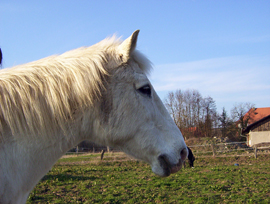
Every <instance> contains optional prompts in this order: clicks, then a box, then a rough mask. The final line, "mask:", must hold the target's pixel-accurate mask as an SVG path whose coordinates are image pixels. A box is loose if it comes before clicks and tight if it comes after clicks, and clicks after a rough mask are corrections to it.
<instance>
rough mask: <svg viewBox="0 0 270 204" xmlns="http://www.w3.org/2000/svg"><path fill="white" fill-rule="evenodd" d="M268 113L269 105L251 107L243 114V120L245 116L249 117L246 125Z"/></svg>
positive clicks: (269, 113) (269, 111) (269, 112)
mask: <svg viewBox="0 0 270 204" xmlns="http://www.w3.org/2000/svg"><path fill="white" fill-rule="evenodd" d="M268 115H270V107H267V108H251V109H250V110H249V111H248V112H247V113H246V114H245V115H244V120H245V119H247V117H250V119H249V121H248V125H251V124H252V123H255V122H257V121H259V120H261V119H262V118H264V117H266V116H268Z"/></svg>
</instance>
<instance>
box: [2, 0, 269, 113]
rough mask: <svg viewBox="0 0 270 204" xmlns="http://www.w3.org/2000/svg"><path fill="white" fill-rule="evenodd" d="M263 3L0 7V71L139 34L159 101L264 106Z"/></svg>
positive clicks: (8, 2)
mask: <svg viewBox="0 0 270 204" xmlns="http://www.w3.org/2000/svg"><path fill="white" fill-rule="evenodd" d="M269 19H270V1H267V0H263V1H262V0H256V1H253V0H252V1H250V0H245V1H242V0H241V1H240V0H233V1H230V0H226V1H223V0H220V1H210V0H205V1H202V0H200V1H199V0H193V1H191V0H190V1H185V0H182V1H157V0H154V1H152V0H148V1H143V0H137V1H135V0H133V1H129V0H125V1H121V0H115V1H113V0H111V1H109V0H107V1H105V0H99V1H94V0H93V1H91V0H87V1H86V0H85V1H83V0H80V1H75V0H74V1H67V0H65V1H64V0H61V1H60V0H53V1H51V0H46V1H28V0H25V1H21V0H17V1H13V0H1V2H0V47H1V49H2V51H3V56H4V61H3V68H7V67H12V66H14V65H18V64H22V63H27V62H30V61H34V60H38V59H40V58H43V57H47V56H49V55H53V54H61V53H63V52H65V51H68V50H70V49H74V48H78V47H81V46H90V45H92V44H95V43H97V42H99V41H100V40H102V39H104V38H106V37H108V36H111V35H112V34H115V33H116V34H117V35H118V36H122V37H123V39H125V38H127V37H128V36H130V35H131V33H132V32H133V31H135V30H136V29H140V30H141V32H140V35H139V40H138V47H137V48H138V49H139V50H140V51H141V52H143V53H144V54H145V55H146V56H147V57H148V58H149V59H150V60H151V61H152V62H153V64H154V70H153V71H152V74H151V76H150V80H151V82H152V84H153V86H154V88H155V89H156V91H157V93H158V94H159V96H160V98H161V99H162V100H163V99H164V98H165V97H166V96H167V94H168V92H169V91H175V90H176V89H182V90H186V89H196V90H198V91H199V92H200V93H201V94H202V95H203V96H204V97H207V96H211V97H212V98H213V99H214V100H215V101H216V105H217V110H218V112H221V110H222V107H225V108H226V110H227V111H228V112H229V111H230V109H231V108H232V107H233V106H234V105H235V104H236V103H245V102H250V103H254V104H255V105H256V107H269V106H270V20H269Z"/></svg>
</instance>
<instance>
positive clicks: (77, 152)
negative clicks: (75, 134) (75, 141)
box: [76, 146, 79, 156]
mask: <svg viewBox="0 0 270 204" xmlns="http://www.w3.org/2000/svg"><path fill="white" fill-rule="evenodd" d="M76 154H77V156H78V154H79V146H77V147H76Z"/></svg>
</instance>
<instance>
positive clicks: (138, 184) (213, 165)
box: [27, 153, 270, 203]
mask: <svg viewBox="0 0 270 204" xmlns="http://www.w3.org/2000/svg"><path fill="white" fill-rule="evenodd" d="M235 163H238V164H239V166H235V165H234V164H235ZM27 203H270V155H259V157H258V159H257V160H256V159H255V158H253V157H224V158H220V157H219V158H212V157H209V158H197V160H196V161H195V168H193V169H191V168H186V169H182V170H180V172H178V173H176V174H173V175H171V176H169V177H167V178H161V177H157V176H155V175H154V174H153V173H152V171H151V168H150V166H149V165H147V164H145V163H143V162H140V161H136V160H131V159H129V158H128V157H127V156H125V155H124V154H122V153H120V154H116V153H115V154H114V156H112V155H110V154H105V157H104V160H103V161H100V155H99V154H95V155H87V156H78V157H68V158H62V159H60V160H59V161H58V163H57V164H56V165H55V166H54V168H53V169H52V170H51V171H50V172H49V173H48V174H47V175H46V176H45V177H44V178H43V179H42V180H41V181H40V183H39V184H38V185H37V186H36V188H35V189H34V190H33V191H32V193H31V194H30V196H29V198H28V201H27Z"/></svg>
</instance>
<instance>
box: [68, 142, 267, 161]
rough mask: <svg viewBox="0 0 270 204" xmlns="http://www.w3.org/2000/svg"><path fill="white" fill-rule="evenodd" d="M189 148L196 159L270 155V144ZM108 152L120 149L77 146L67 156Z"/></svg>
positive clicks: (205, 145)
mask: <svg viewBox="0 0 270 204" xmlns="http://www.w3.org/2000/svg"><path fill="white" fill-rule="evenodd" d="M189 148H190V149H191V150H192V152H193V154H194V156H195V157H197V158H199V157H210V156H213V157H225V156H251V155H254V157H255V158H257V155H258V154H270V144H269V143H267V144H260V145H257V146H253V147H249V146H247V144H246V142H228V143H211V144H204V145H191V146H189ZM105 151H107V152H111V153H112V152H120V150H118V149H113V148H110V147H101V146H96V147H95V146H94V147H92V148H79V147H78V146H76V147H75V148H73V149H71V150H70V151H68V152H67V154H74V155H79V154H85V153H103V154H104V152H105Z"/></svg>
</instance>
